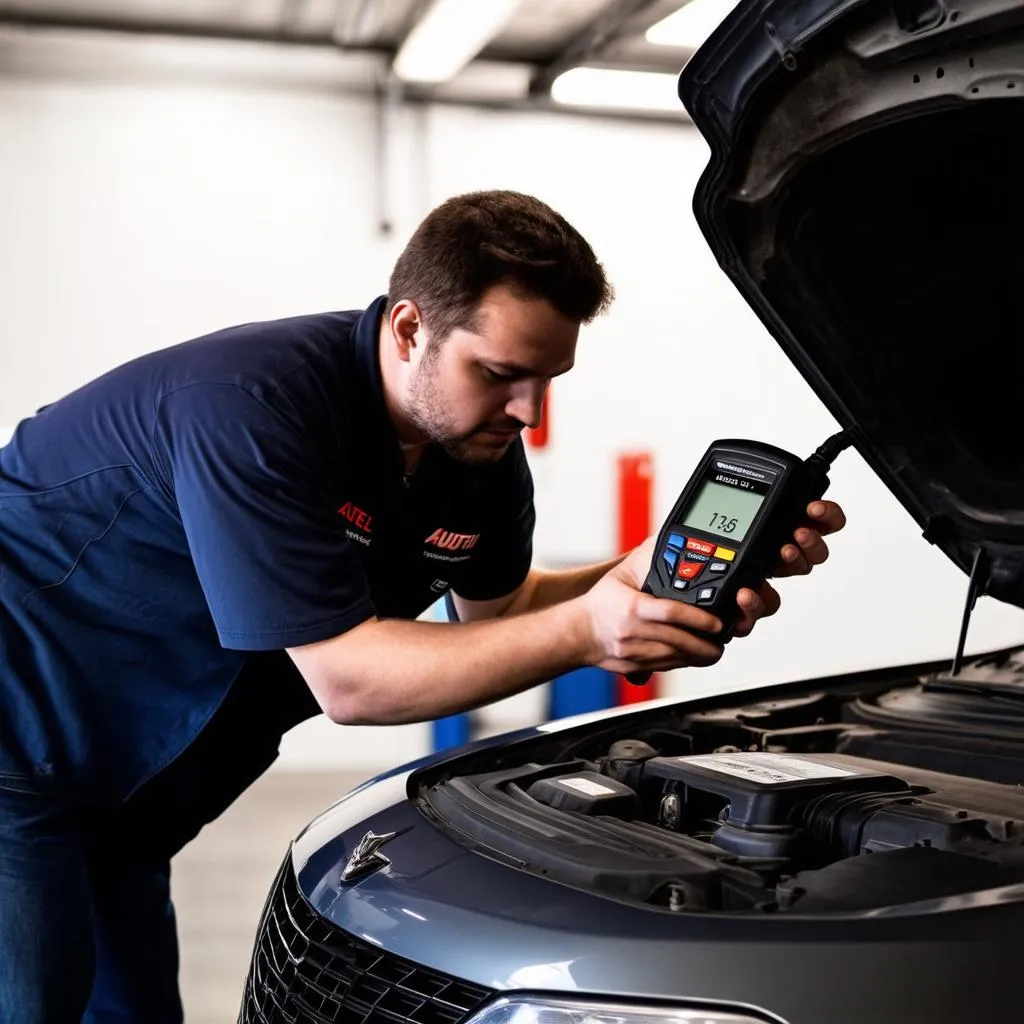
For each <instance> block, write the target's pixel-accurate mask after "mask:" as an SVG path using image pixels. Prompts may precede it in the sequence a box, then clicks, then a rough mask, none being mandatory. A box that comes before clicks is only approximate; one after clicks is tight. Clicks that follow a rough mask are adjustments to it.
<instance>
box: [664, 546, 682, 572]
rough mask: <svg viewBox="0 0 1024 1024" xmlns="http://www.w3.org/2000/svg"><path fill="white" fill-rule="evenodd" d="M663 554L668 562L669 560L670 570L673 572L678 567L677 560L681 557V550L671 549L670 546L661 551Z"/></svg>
mask: <svg viewBox="0 0 1024 1024" xmlns="http://www.w3.org/2000/svg"><path fill="white" fill-rule="evenodd" d="M661 556H662V558H664V559H665V561H666V562H668V571H669V572H673V571H674V570H675V567H676V560H677V559H678V558H679V552H678V551H671V550H670V549H669V548H666V549H665V550H664V551H663V552H662V553H661Z"/></svg>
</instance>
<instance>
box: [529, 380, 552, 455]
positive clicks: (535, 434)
mask: <svg viewBox="0 0 1024 1024" xmlns="http://www.w3.org/2000/svg"><path fill="white" fill-rule="evenodd" d="M550 395H551V388H550V387H548V389H547V391H545V392H544V398H543V400H542V402H541V406H540V423H538V424H537V426H535V427H527V428H526V430H525V431H524V433H525V434H526V440H527V443H528V444H529V445H530V447H531V448H547V446H548V442H549V441H550V439H551V412H550V408H549V405H548V403H549V399H550Z"/></svg>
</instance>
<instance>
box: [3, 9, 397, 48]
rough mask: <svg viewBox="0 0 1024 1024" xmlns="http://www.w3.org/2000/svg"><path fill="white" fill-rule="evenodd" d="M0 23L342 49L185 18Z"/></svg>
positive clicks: (16, 14) (6, 19)
mask: <svg viewBox="0 0 1024 1024" xmlns="http://www.w3.org/2000/svg"><path fill="white" fill-rule="evenodd" d="M0 25H11V26H16V27H19V28H44V29H67V30H71V31H88V32H116V33H120V34H123V35H140V36H172V37H175V38H178V39H220V40H228V41H231V42H256V43H282V44H296V45H301V46H330V47H332V48H334V49H337V48H338V41H337V40H336V39H334V38H333V37H332V36H330V35H325V34H324V33H322V32H320V33H313V32H292V31H286V30H285V29H284V27H277V28H272V29H262V28H245V27H240V26H238V25H224V24H217V23H203V24H197V23H192V22H183V21H155V20H154V21H151V20H149V19H144V18H126V17H115V16H106V15H90V14H72V13H67V14H58V13H51V12H46V11H25V10H18V11H5V10H3V9H2V8H0ZM352 49H359V50H366V51H372V52H375V53H380V52H390V48H382V47H374V46H368V45H362V46H354V47H352Z"/></svg>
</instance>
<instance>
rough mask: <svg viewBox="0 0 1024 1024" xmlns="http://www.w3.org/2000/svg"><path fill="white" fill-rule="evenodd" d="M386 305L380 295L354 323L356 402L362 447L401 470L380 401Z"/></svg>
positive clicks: (396, 446) (398, 451) (394, 433)
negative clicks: (381, 330)
mask: <svg viewBox="0 0 1024 1024" xmlns="http://www.w3.org/2000/svg"><path fill="white" fill-rule="evenodd" d="M386 304H387V296H386V295H380V296H378V297H377V298H376V299H374V300H373V302H371V303H370V305H369V306H367V307H366V309H365V310H364V311H363V312H362V314H361V315H360V317H359V319H358V320H357V321H356V325H355V330H354V332H353V337H354V343H355V344H354V349H355V361H356V370H357V373H358V387H357V389H356V395H355V397H356V402H357V405H358V408H359V414H360V418H361V419H362V421H363V422H362V423H361V424H358V425H357V429H358V427H359V426H361V427H362V428H363V438H362V441H363V444H364V445H365V446H366V447H372V448H373V449H375V450H377V451H379V452H380V453H381V454H382V455H386V456H387V457H388V458H389V459H392V460H393V461H394V462H395V463H396V465H398V466H399V467H404V459H403V457H402V447H401V445H400V443H399V439H398V431H397V430H396V429H395V425H394V423H392V422H391V417H390V416H389V415H388V409H387V404H386V403H385V401H384V381H383V378H382V377H381V372H380V346H379V342H380V324H381V318H382V317H383V315H384V308H385V306H386Z"/></svg>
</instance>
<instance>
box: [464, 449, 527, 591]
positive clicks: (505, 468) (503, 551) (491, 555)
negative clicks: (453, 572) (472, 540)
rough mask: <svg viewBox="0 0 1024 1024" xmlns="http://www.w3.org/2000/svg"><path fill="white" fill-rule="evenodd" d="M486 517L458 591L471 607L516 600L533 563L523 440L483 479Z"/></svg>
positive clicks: (482, 476)
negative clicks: (477, 603)
mask: <svg viewBox="0 0 1024 1024" xmlns="http://www.w3.org/2000/svg"><path fill="white" fill-rule="evenodd" d="M480 488H481V492H482V493H481V498H482V501H483V505H484V509H485V514H484V518H483V528H482V530H481V537H480V542H479V545H478V547H477V551H476V552H474V558H473V560H472V562H471V563H470V565H469V568H468V570H467V574H466V576H465V578H464V579H462V580H460V581H459V583H458V585H457V586H456V587H455V590H456V592H457V593H458V595H459V597H464V598H466V600H467V601H491V600H494V599H495V598H498V597H504V596H505V595H506V594H511V593H512V591H513V590H515V589H516V588H517V587H518V586H519V585H520V584H521V583H522V582H523V581H524V580H525V579H526V576H527V573H529V571H530V565H531V564H532V562H533V529H534V525H535V524H536V521H537V516H536V512H535V510H534V504H533V477H532V475H531V473H530V467H529V464H528V463H527V461H526V451H525V449H524V448H523V442H522V441H521V440H518V441H516V443H515V445H514V446H513V447H512V448H511V449H510V450H509V452H508V454H507V455H506V456H505V457H504V458H503V459H501V461H500V462H499V463H498V464H497V465H496V466H493V467H491V469H490V471H489V472H484V473H481V475H480Z"/></svg>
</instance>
